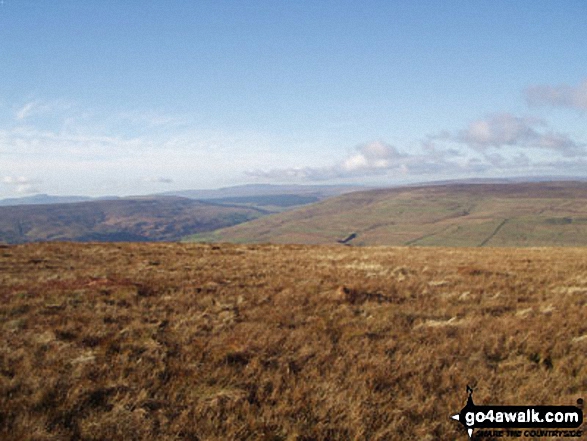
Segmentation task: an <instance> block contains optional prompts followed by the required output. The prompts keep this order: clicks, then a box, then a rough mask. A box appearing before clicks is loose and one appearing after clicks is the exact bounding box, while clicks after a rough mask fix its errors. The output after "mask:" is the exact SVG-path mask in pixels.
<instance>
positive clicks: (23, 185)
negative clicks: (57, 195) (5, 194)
mask: <svg viewBox="0 0 587 441" xmlns="http://www.w3.org/2000/svg"><path fill="white" fill-rule="evenodd" d="M0 182H2V184H4V185H6V186H9V187H11V188H12V189H13V191H14V192H16V193H19V194H31V193H38V192H39V191H38V190H37V188H36V187H35V186H34V181H32V180H31V179H29V178H26V177H24V176H4V177H3V178H2V181H0Z"/></svg>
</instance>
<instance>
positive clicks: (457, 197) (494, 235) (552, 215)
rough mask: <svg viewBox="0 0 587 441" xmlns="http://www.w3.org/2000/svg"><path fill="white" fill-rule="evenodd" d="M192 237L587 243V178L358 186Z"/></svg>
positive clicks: (364, 242)
mask: <svg viewBox="0 0 587 441" xmlns="http://www.w3.org/2000/svg"><path fill="white" fill-rule="evenodd" d="M191 239H192V240H197V241H229V242H239V243H255V242H272V243H302V244H335V243H337V242H338V243H344V244H346V245H421V246H427V245H434V246H573V245H587V183H579V182H549V183H544V182H540V183H516V184H454V185H440V186H422V187H403V188H395V189H382V190H370V191H364V192H355V193H350V194H345V195H342V196H339V197H336V198H331V199H328V200H326V201H322V202H319V203H316V204H313V205H311V206H306V207H303V208H299V209H296V210H292V211H289V212H286V213H281V214H277V215H272V216H267V217H264V218H262V219H257V220H255V221H252V222H247V223H245V224H241V225H238V226H234V227H231V228H226V229H222V230H219V231H216V232H214V233H212V234H201V235H197V236H194V237H192V238H191Z"/></svg>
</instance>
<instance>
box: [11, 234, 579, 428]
mask: <svg viewBox="0 0 587 441" xmlns="http://www.w3.org/2000/svg"><path fill="white" fill-rule="evenodd" d="M0 269H1V271H0V300H1V302H0V305H1V306H0V318H1V320H0V332H1V333H2V342H3V345H2V346H1V347H0V435H1V437H2V438H3V439H45V440H57V439H199V440H224V439H239V440H240V439H251V440H257V439H265V440H326V439H357V440H358V439H370V440H389V439H398V440H399V439H402V440H404V439H427V440H435V439H458V438H459V437H463V436H465V434H464V433H463V429H462V427H461V426H460V425H458V424H456V423H455V422H454V421H451V420H450V419H449V415H451V414H453V413H455V412H456V411H459V410H460V409H461V408H462V406H463V405H464V400H465V386H466V385H467V384H470V385H472V386H474V387H476V392H475V401H476V402H477V403H479V404H481V403H487V404H490V403H493V404H574V403H575V402H576V399H577V398H580V397H584V396H585V393H586V392H587V367H586V364H585V355H584V354H585V344H586V341H587V340H586V339H585V338H586V333H587V325H586V324H585V314H586V312H587V309H586V308H587V306H586V305H587V298H586V297H585V290H586V289H587V283H585V281H586V280H587V252H586V251H585V250H583V249H572V248H569V249H525V250H516V249H490V250H478V249H475V250H474V249H459V250H457V249H448V248H446V249H445V248H439V249H423V248H361V249H358V248H348V247H331V248H329V247H310V246H276V245H267V246H261V245H250V246H244V245H221V246H218V245H196V244H124V245H117V244H109V245H107V244H104V245H97V244H90V245H74V244H60V243H53V244H38V245H26V246H15V247H3V248H2V250H1V253H0Z"/></svg>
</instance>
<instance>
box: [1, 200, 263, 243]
mask: <svg viewBox="0 0 587 441" xmlns="http://www.w3.org/2000/svg"><path fill="white" fill-rule="evenodd" d="M264 214H267V212H265V211H263V210H259V209H257V208H251V207H242V206H224V205H219V204H214V203H210V202H203V201H194V200H190V199H186V198H178V197H156V198H140V199H118V200H102V201H89V202H77V203H66V204H50V205H19V206H9V207H0V242H2V241H3V242H7V243H22V242H36V241H45V240H67V241H81V242H87V241H106V242H112V241H123V242H128V241H137V242H143V241H176V240H179V239H181V238H182V237H183V236H186V235H190V234H194V233H199V232H205V231H211V230H215V229H218V228H222V227H227V226H230V225H235V224H237V223H240V222H244V221H247V220H251V219H255V218H257V217H259V216H262V215H264Z"/></svg>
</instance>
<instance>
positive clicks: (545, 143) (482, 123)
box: [431, 113, 587, 156]
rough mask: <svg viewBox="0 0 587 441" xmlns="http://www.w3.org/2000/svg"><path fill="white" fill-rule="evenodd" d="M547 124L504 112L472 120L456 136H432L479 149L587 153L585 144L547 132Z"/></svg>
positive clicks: (539, 120)
mask: <svg viewBox="0 0 587 441" xmlns="http://www.w3.org/2000/svg"><path fill="white" fill-rule="evenodd" d="M546 127H547V124H546V122H545V121H543V120H541V119H538V118H529V117H518V116H514V115H510V114H508V113H502V114H495V115H491V116H489V117H487V118H485V119H480V120H477V121H473V122H471V123H470V124H469V125H468V127H467V128H466V129H464V130H461V131H459V132H458V133H457V134H455V135H451V134H450V133H447V132H443V133H442V134H440V135H438V136H435V137H431V138H432V139H437V140H444V141H453V142H457V143H460V144H464V145H466V146H468V147H470V148H471V149H473V150H476V151H480V152H485V151H486V150H487V149H488V148H490V147H493V148H502V147H505V146H510V147H521V148H530V149H532V148H538V149H546V150H550V151H552V152H557V153H560V154H562V155H564V156H581V155H585V154H586V153H587V152H586V151H585V144H582V143H578V142H576V141H573V140H572V139H571V138H570V137H569V136H567V135H565V134H561V133H555V132H552V131H545V130H544V129H545V128H546Z"/></svg>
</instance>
